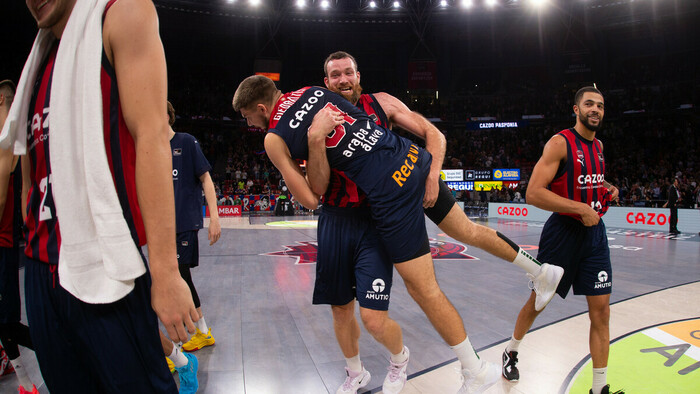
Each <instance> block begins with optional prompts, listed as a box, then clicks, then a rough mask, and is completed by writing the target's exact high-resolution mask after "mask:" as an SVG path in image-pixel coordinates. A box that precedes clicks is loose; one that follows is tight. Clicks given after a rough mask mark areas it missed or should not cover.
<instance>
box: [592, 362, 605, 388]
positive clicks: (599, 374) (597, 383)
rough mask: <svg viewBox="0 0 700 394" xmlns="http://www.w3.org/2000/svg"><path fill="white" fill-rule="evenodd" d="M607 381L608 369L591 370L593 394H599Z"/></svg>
mask: <svg viewBox="0 0 700 394" xmlns="http://www.w3.org/2000/svg"><path fill="white" fill-rule="evenodd" d="M607 380H608V368H607V367H605V368H593V387H592V388H591V391H593V394H600V392H601V391H603V387H605V383H606V382H607Z"/></svg>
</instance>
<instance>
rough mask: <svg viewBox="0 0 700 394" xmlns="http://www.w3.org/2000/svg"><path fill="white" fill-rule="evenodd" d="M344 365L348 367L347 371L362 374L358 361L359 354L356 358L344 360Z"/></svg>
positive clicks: (360, 364)
mask: <svg viewBox="0 0 700 394" xmlns="http://www.w3.org/2000/svg"><path fill="white" fill-rule="evenodd" d="M345 363H346V364H347V365H348V369H349V370H351V371H354V372H362V361H360V353H357V356H355V357H350V358H347V357H346V358H345Z"/></svg>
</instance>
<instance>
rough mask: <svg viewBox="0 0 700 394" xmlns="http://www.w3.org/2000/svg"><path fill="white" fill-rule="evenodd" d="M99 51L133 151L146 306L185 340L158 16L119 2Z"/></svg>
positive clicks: (131, 1)
mask: <svg viewBox="0 0 700 394" xmlns="http://www.w3.org/2000/svg"><path fill="white" fill-rule="evenodd" d="M103 39H104V44H105V51H106V53H107V56H108V58H109V59H110V61H111V62H112V64H114V69H115V71H116V75H117V83H118V86H119V99H120V102H121V106H122V112H123V114H124V120H125V122H126V125H127V127H128V128H129V130H130V132H131V135H132V137H133V138H134V143H135V147H136V190H137V194H138V201H139V205H140V207H141V213H142V215H143V221H144V225H145V228H146V237H147V239H148V255H149V260H150V264H149V266H150V272H151V277H152V280H153V282H152V286H151V304H152V306H153V309H154V310H155V312H156V314H157V315H158V317H159V318H160V320H161V321H162V322H163V324H164V325H165V328H166V329H167V331H168V334H169V336H170V339H172V340H173V341H175V342H179V341H186V340H187V333H186V332H185V329H184V327H185V325H186V326H187V329H188V331H189V332H190V333H194V324H193V323H192V321H193V320H197V319H198V317H199V316H198V313H197V311H196V310H195V308H194V303H193V302H192V296H191V294H190V291H189V288H188V287H187V284H186V283H185V281H184V280H183V279H182V277H180V273H179V271H178V266H177V257H176V251H175V202H174V201H175V200H174V195H173V181H172V157H171V154H170V144H169V138H168V137H169V135H168V133H169V127H168V123H167V121H166V117H165V116H164V114H165V113H166V108H165V103H166V100H167V99H166V98H167V73H166V66H165V54H164V52H163V45H162V43H161V41H160V36H159V34H158V16H157V14H156V10H155V7H154V5H153V3H152V2H151V1H149V0H121V1H119V2H116V3H115V4H114V6H112V7H111V8H110V10H109V12H108V13H107V16H106V18H105V23H104V28H103Z"/></svg>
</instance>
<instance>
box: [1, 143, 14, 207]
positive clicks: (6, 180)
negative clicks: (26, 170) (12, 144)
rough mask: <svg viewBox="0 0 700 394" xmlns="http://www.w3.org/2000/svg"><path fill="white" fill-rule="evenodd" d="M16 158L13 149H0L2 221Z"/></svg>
mask: <svg viewBox="0 0 700 394" xmlns="http://www.w3.org/2000/svg"><path fill="white" fill-rule="evenodd" d="M14 158H15V157H14V155H13V154H12V149H0V219H2V214H3V212H5V204H6V203H7V191H8V190H9V188H10V174H11V173H12V164H14Z"/></svg>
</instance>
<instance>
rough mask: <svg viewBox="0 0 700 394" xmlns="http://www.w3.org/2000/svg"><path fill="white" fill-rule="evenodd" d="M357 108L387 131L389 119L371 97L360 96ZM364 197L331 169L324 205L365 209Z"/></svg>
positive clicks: (355, 186) (346, 179) (361, 192)
mask: <svg viewBox="0 0 700 394" xmlns="http://www.w3.org/2000/svg"><path fill="white" fill-rule="evenodd" d="M357 107H358V108H360V109H361V110H363V111H364V112H365V113H366V114H367V115H369V117H370V118H371V119H372V120H373V121H374V123H376V124H378V125H380V126H382V127H384V128H385V129H389V119H388V118H387V116H386V114H385V113H384V110H383V109H382V107H381V106H380V105H379V103H378V102H377V99H375V98H374V96H373V95H371V94H363V95H361V96H360V99H359V100H358V101H357ZM366 197H367V196H366V195H365V193H364V192H363V191H362V190H360V189H358V188H357V185H355V182H353V181H351V180H350V179H348V177H347V176H346V175H345V173H343V172H342V171H338V170H336V169H333V168H332V169H331V176H330V180H329V182H328V189H327V190H326V194H325V195H324V196H323V204H324V205H326V206H334V207H343V208H358V207H366V206H367V201H366Z"/></svg>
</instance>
